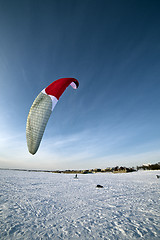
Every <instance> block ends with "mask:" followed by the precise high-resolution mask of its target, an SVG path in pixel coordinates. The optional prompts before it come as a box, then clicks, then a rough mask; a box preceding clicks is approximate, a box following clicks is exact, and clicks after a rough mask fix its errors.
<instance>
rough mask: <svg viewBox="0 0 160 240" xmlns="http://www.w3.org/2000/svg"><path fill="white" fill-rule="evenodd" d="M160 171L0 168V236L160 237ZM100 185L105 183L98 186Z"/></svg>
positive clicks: (76, 237) (62, 237)
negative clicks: (83, 172) (62, 171)
mask: <svg viewBox="0 0 160 240" xmlns="http://www.w3.org/2000/svg"><path fill="white" fill-rule="evenodd" d="M156 174H159V175H160V171H139V172H134V173H122V174H112V173H99V174H90V175H89V174H88V175H81V174H79V175H78V177H79V178H78V179H74V175H72V174H53V173H40V172H20V171H11V170H10V171H8V170H0V184H1V193H0V195H1V196H0V204H1V210H0V211H1V213H0V239H16V240H17V239H25V240H26V239H55V240H57V239H65V240H67V239H68V240H72V239H82V240H86V239H96V240H98V239H109V240H112V239H117V240H119V239H145V240H147V239H148V240H151V239H157V240H158V239H160V204H159V199H160V179H157V178H156ZM97 184H101V185H103V186H104V188H101V189H98V188H96V185H97Z"/></svg>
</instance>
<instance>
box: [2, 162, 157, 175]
mask: <svg viewBox="0 0 160 240" xmlns="http://www.w3.org/2000/svg"><path fill="white" fill-rule="evenodd" d="M2 170H16V171H27V172H49V173H72V174H92V173H98V172H101V173H105V172H112V173H128V172H135V171H138V170H160V162H158V163H155V164H143V165H142V166H137V167H136V168H134V167H131V168H127V167H122V166H121V167H119V166H116V167H113V168H110V167H108V168H104V169H101V168H95V169H87V170H53V171H51V170H27V169H7V168H5V169H4V168H3V169H2Z"/></svg>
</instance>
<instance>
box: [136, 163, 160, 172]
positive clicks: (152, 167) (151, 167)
mask: <svg viewBox="0 0 160 240" xmlns="http://www.w3.org/2000/svg"><path fill="white" fill-rule="evenodd" d="M141 169H143V170H160V162H159V163H156V164H147V165H146V164H144V165H142V166H137V170H141Z"/></svg>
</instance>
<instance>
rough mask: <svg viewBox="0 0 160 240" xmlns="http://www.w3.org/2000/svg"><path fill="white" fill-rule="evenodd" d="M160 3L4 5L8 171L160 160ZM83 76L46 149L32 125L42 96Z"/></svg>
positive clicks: (2, 80)
mask: <svg viewBox="0 0 160 240" xmlns="http://www.w3.org/2000/svg"><path fill="white" fill-rule="evenodd" d="M159 12H160V2H159V1H156V0H152V1H139V0H135V1H132V0H131V1H128V0H126V1H124V0H121V1H118V0H113V1H108V0H104V1H103V0H101V1H99V0H77V1H76V0H67V1H66V0H53V1H49V0H46V1H40V0H39V1H18V0H15V1H9V0H5V1H2V0H0V89H1V94H0V112H1V114H0V167H10V168H31V169H32V168H35V169H50V170H51V169H86V168H96V167H100V168H105V167H109V166H111V167H112V166H116V165H125V166H137V165H140V164H143V163H156V162H158V161H160V67H159V65H160V16H159ZM61 77H74V78H77V79H78V81H79V83H80V86H79V89H78V90H73V89H72V88H71V87H69V88H67V90H66V91H65V93H64V94H63V95H62V97H61V98H60V100H59V102H58V104H57V106H56V107H55V109H54V111H53V113H52V115H51V117H50V119H49V122H48V125H47V128H46V131H45V134H44V137H43V140H42V142H41V145H40V148H39V150H38V152H37V153H36V154H35V155H34V156H32V155H31V154H30V153H29V152H28V149H27V144H26V135H25V134H26V133H25V128H26V120H27V115H28V112H29V109H30V107H31V105H32V103H33V101H34V99H35V98H36V96H37V95H38V94H39V92H40V91H41V90H42V89H43V88H44V87H46V86H48V85H49V84H50V83H51V82H53V81H54V80H56V79H58V78H61Z"/></svg>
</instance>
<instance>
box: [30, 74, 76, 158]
mask: <svg viewBox="0 0 160 240" xmlns="http://www.w3.org/2000/svg"><path fill="white" fill-rule="evenodd" d="M69 85H71V86H72V87H73V88H74V89H77V88H78V86H79V82H78V81H77V80H76V79H75V78H61V79H58V80H56V81H54V82H53V83H51V84H50V85H49V86H48V87H46V88H45V89H43V90H42V91H41V92H40V94H39V95H38V96H37V97H36V99H35V100H34V102H33V104H32V106H31V109H30V111H29V114H28V118H27V126H26V138H27V145H28V150H29V152H30V153H31V154H35V153H36V152H37V150H38V148H39V145H40V142H41V139H42V137H43V133H44V130H45V127H46V125H47V122H48V120H49V117H50V115H51V113H52V111H53V109H54V107H55V105H56V104H57V102H58V100H59V98H60V96H61V95H62V94H63V92H64V91H65V89H66V88H67V87H68V86H69Z"/></svg>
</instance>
